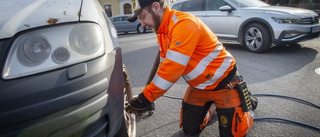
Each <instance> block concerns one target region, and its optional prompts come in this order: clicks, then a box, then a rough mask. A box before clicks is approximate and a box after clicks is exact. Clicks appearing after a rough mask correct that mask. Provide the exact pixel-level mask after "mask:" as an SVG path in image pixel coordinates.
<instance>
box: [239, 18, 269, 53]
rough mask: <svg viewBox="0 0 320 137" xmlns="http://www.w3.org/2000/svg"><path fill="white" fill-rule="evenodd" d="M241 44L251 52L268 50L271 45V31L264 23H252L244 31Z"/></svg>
mask: <svg viewBox="0 0 320 137" xmlns="http://www.w3.org/2000/svg"><path fill="white" fill-rule="evenodd" d="M241 45H244V46H245V47H246V48H247V49H248V50H249V51H250V52H256V53H258V52H264V51H267V50H268V49H269V48H270V46H271V36H270V33H269V31H268V29H267V28H266V27H265V26H263V25H262V24H258V23H253V24H250V25H248V26H247V28H246V29H245V31H244V35H243V40H242V43H241Z"/></svg>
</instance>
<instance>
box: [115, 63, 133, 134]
mask: <svg viewBox="0 0 320 137" xmlns="http://www.w3.org/2000/svg"><path fill="white" fill-rule="evenodd" d="M123 78H124V89H123V95H124V117H123V121H122V125H121V128H120V130H119V132H118V133H117V135H116V137H135V136H136V120H135V119H136V117H135V115H134V114H129V113H127V112H126V111H125V109H126V108H127V107H128V105H129V104H130V101H131V100H132V90H131V83H130V77H129V73H128V70H127V68H126V66H125V65H124V64H123Z"/></svg>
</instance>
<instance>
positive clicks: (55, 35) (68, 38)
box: [2, 23, 104, 79]
mask: <svg viewBox="0 0 320 137" xmlns="http://www.w3.org/2000/svg"><path fill="white" fill-rule="evenodd" d="M103 43H104V39H103V33H102V30H101V28H100V26H99V25H97V24H94V23H77V24H68V25H57V26H50V27H47V28H38V29H36V30H33V31H28V32H25V33H23V34H21V35H18V36H17V38H16V39H15V40H14V42H13V44H12V46H11V49H10V51H9V54H8V57H7V60H6V62H5V67H4V71H3V74H2V77H3V78H4V79H13V78H17V77H22V76H28V75H31V74H36V73H40V72H44V71H49V70H52V69H57V68H61V67H65V66H68V65H72V64H76V63H79V62H83V61H87V60H90V59H93V58H96V57H98V56H101V55H103V54H104V45H103Z"/></svg>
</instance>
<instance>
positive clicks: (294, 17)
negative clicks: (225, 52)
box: [170, 0, 320, 52]
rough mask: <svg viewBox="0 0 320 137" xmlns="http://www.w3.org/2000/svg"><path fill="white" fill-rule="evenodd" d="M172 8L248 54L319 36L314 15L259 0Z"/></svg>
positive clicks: (203, 0) (203, 1)
mask: <svg viewBox="0 0 320 137" xmlns="http://www.w3.org/2000/svg"><path fill="white" fill-rule="evenodd" d="M170 7H171V8H172V9H176V10H180V11H185V12H189V13H191V14H194V15H195V16H197V17H198V18H200V19H201V20H202V21H203V22H204V23H205V24H206V25H207V26H208V27H209V28H210V29H211V30H212V31H213V32H214V33H215V34H216V36H218V38H219V40H221V41H222V42H239V43H240V44H241V45H242V46H245V47H246V48H247V49H248V50H249V51H251V52H264V51H266V50H268V49H269V48H270V46H271V45H272V44H273V45H287V44H295V43H298V42H301V41H304V40H308V39H312V38H317V37H319V32H320V24H319V16H318V14H317V13H315V12H313V11H311V10H307V9H301V8H292V7H283V6H270V5H268V4H266V3H264V2H262V1H260V0H180V1H177V2H175V3H173V4H171V5H170Z"/></svg>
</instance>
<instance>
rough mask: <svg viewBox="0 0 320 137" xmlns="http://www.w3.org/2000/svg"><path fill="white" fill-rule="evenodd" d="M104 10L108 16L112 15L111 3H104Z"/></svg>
mask: <svg viewBox="0 0 320 137" xmlns="http://www.w3.org/2000/svg"><path fill="white" fill-rule="evenodd" d="M104 10H105V11H106V14H107V15H108V17H112V5H111V4H110V3H106V4H104Z"/></svg>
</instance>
